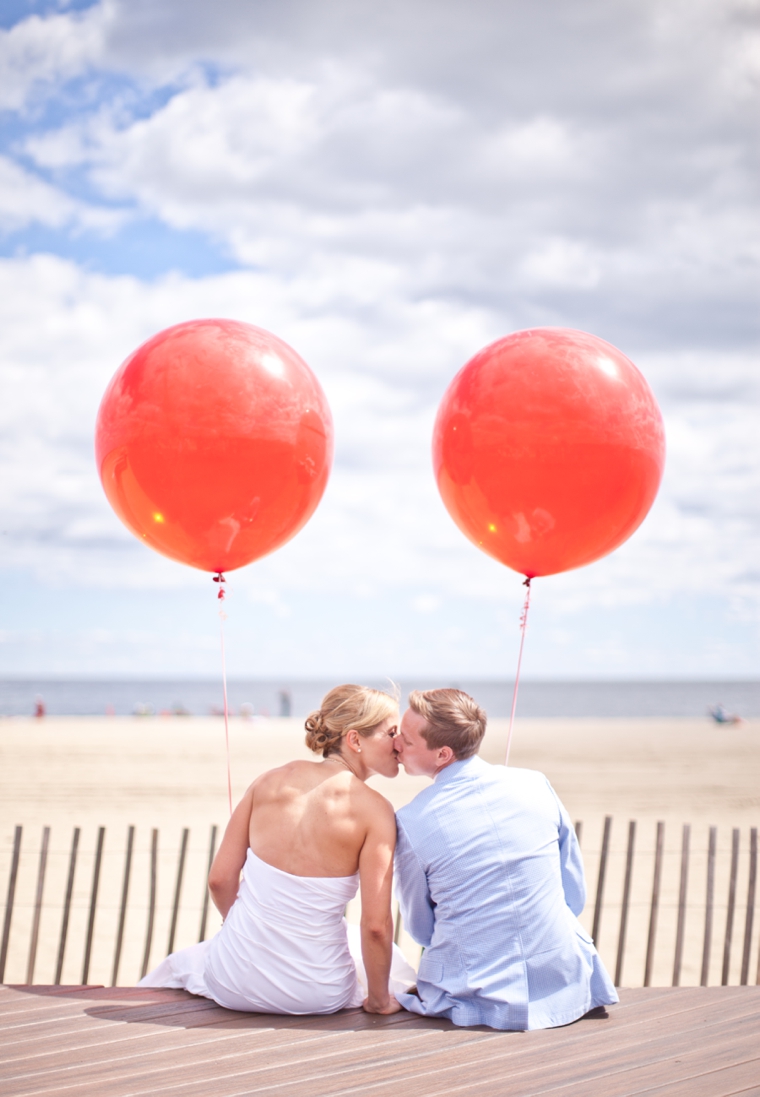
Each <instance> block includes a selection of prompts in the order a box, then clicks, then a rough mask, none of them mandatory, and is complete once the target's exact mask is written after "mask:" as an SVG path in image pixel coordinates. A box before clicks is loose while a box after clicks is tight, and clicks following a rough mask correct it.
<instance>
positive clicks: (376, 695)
mask: <svg viewBox="0 0 760 1097" xmlns="http://www.w3.org/2000/svg"><path fill="white" fill-rule="evenodd" d="M390 716H394V717H396V718H397V717H398V702H397V701H396V700H395V698H393V697H389V696H388V694H387V693H381V692H380V690H377V689H370V688H369V687H368V686H354V685H345V686H336V687H335V688H334V689H331V690H330V692H329V693H328V694H326V695H325V696H324V697H323V698H322V706H321V708H319V709H317V710H316V711H315V712H312V713H310V714H309V716H308V717H307V718H306V722H305V724H304V727H305V728H306V746H307V747H308V748H309V750H313V751H314V753H315V754H321V755H322V757H323V758H327V756H328V755H330V754H335V753H337V752H339V751H340V745H341V740H342V738H343V736H344V735H345V734H346V733H347V732H348V731H350V730H351V729H352V728H353V729H355V730H356V731H357V732H358V733H359V735H361V736H364V737H366V736H367V735H370V734H371V733H372V731H373V729H374V728H376V727H377V726H378V725H379V724H381V723H382V722H383V720H386V719H387V718H388V717H390Z"/></svg>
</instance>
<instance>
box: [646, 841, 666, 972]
mask: <svg viewBox="0 0 760 1097" xmlns="http://www.w3.org/2000/svg"><path fill="white" fill-rule="evenodd" d="M664 845H665V824H664V823H658V824H657V847H656V849H655V854H654V877H653V879H652V905H651V907H650V909H649V933H648V935H647V955H646V961H645V963H644V986H645V987H648V986H651V985H652V967H653V966H654V945H655V940H656V937H657V914H658V911H659V909H660V881H661V879H662V851H663V847H664Z"/></svg>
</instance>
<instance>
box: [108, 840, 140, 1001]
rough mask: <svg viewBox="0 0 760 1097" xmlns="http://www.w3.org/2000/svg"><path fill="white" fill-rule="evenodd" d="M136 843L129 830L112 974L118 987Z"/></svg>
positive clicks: (112, 981) (112, 980)
mask: <svg viewBox="0 0 760 1097" xmlns="http://www.w3.org/2000/svg"><path fill="white" fill-rule="evenodd" d="M134 842H135V828H134V827H132V826H131V827H129V828H128V829H127V852H126V854H125V856H124V880H123V883H122V886H121V906H120V908H119V926H118V929H117V930H116V947H115V949H114V954H113V971H112V972H111V986H112V987H115V986H116V980H117V979H118V978H119V962H120V960H121V946H122V943H123V941H124V923H125V922H126V920H127V896H128V895H129V876H130V873H131V871H132V847H133V846H134Z"/></svg>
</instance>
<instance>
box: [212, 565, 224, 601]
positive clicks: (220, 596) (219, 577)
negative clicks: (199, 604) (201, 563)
mask: <svg viewBox="0 0 760 1097" xmlns="http://www.w3.org/2000/svg"><path fill="white" fill-rule="evenodd" d="M214 582H215V583H219V593H218V594H217V598H218V599H219V601H220V602H223V601H224V588H223V587H222V583H226V582H227V580H226V579H225V578H224V576H223V575H222V573H221V571H218V572H217V573H216V575H215V576H214Z"/></svg>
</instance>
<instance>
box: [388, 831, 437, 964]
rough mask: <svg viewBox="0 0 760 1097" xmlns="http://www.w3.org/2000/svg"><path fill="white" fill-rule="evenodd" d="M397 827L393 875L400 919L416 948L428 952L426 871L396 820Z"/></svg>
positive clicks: (431, 918)
mask: <svg viewBox="0 0 760 1097" xmlns="http://www.w3.org/2000/svg"><path fill="white" fill-rule="evenodd" d="M396 826H397V831H398V834H397V838H396V859H395V864H394V874H395V878H396V895H397V896H398V901H399V905H400V907H401V917H402V919H403V922H404V928H405V929H406V931H407V933H409V934H410V936H411V937H412V938H413V939H414V940H415V941H416V942H417V944H418V945H424V946H425V947H426V948H427V946H428V945H429V944H430V942H431V940H432V938H433V927H434V926H435V906H434V904H433V901H432V900H431V898H430V891H429V890H428V882H427V876H426V875H425V870H424V869H423V867H422V865H421V864H420V862H419V859H418V857H417V854H416V853H415V852H414V849H413V847H412V844H411V842H410V841H409V836H408V835H407V833H406V831H405V830H404V824H403V823H402V822H401V820H400V819H399V818H398V816H397V817H396Z"/></svg>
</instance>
